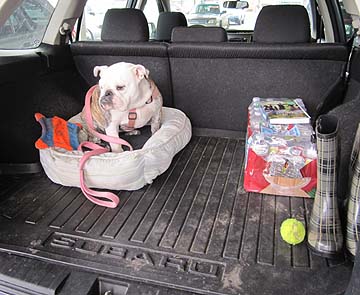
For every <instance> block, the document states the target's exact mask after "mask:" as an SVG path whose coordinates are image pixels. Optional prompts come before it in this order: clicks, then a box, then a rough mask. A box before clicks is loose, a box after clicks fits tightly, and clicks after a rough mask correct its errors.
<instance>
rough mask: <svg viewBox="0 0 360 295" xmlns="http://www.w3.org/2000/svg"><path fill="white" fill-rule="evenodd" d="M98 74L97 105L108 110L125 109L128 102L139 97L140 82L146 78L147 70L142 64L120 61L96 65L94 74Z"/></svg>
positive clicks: (127, 107)
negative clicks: (109, 64)
mask: <svg viewBox="0 0 360 295" xmlns="http://www.w3.org/2000/svg"><path fill="white" fill-rule="evenodd" d="M98 75H99V76H100V80H99V88H100V97H99V106H100V107H101V108H102V109H103V110H104V111H108V110H111V109H116V110H119V111H126V110H128V109H129V105H130V102H135V101H136V100H137V99H141V98H140V97H138V96H139V85H140V82H141V81H142V80H143V79H144V78H147V77H148V75H149V71H148V70H147V69H145V67H144V66H142V65H134V64H131V63H125V62H120V63H116V64H113V65H111V66H96V67H95V68H94V76H95V77H97V76H98Z"/></svg>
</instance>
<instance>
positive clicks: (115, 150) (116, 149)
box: [110, 143, 124, 153]
mask: <svg viewBox="0 0 360 295" xmlns="http://www.w3.org/2000/svg"><path fill="white" fill-rule="evenodd" d="M110 146H111V151H112V152H113V153H122V152H123V151H124V150H123V149H122V147H121V144H113V143H111V144H110Z"/></svg>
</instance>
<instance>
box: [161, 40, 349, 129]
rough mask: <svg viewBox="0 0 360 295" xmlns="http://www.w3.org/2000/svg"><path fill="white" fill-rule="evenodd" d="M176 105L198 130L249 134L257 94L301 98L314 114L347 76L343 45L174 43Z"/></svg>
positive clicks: (171, 51)
mask: <svg viewBox="0 0 360 295" xmlns="http://www.w3.org/2000/svg"><path fill="white" fill-rule="evenodd" d="M168 52H169V58H170V67H171V76H172V83H173V92H174V105H175V107H177V108H179V109H181V110H183V111H184V112H185V113H186V114H188V115H189V117H190V119H191V121H192V123H193V125H194V126H196V127H204V128H218V129H230V130H240V131H246V121H247V120H246V118H247V106H248V105H249V104H250V103H251V100H252V98H253V97H255V96H260V97H301V98H302V99H303V100H304V102H305V104H306V106H307V108H308V110H309V112H310V114H314V112H315V109H316V107H317V105H318V104H319V103H320V102H321V99H322V97H323V96H324V94H325V93H326V92H327V90H328V89H329V87H330V86H331V85H332V84H333V83H334V82H335V81H336V80H337V78H338V77H339V75H341V73H343V70H344V67H345V64H346V56H347V48H346V46H344V45H341V44H329V45H328V44H233V43H223V44H219V43H207V44H201V43H173V44H170V45H169V48H168Z"/></svg>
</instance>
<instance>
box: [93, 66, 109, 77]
mask: <svg viewBox="0 0 360 295" xmlns="http://www.w3.org/2000/svg"><path fill="white" fill-rule="evenodd" d="M107 68H108V66H96V67H95V68H94V76H95V77H97V76H99V75H100V76H101V71H103V70H105V69H107Z"/></svg>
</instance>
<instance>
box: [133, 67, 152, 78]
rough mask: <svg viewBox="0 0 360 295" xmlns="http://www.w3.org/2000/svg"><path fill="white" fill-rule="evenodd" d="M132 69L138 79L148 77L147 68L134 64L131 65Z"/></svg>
mask: <svg viewBox="0 0 360 295" xmlns="http://www.w3.org/2000/svg"><path fill="white" fill-rule="evenodd" d="M133 71H134V73H135V76H136V77H137V78H138V79H139V81H140V80H142V79H143V78H144V77H145V78H149V70H148V69H146V68H145V67H144V66H143V65H135V66H134V67H133Z"/></svg>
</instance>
